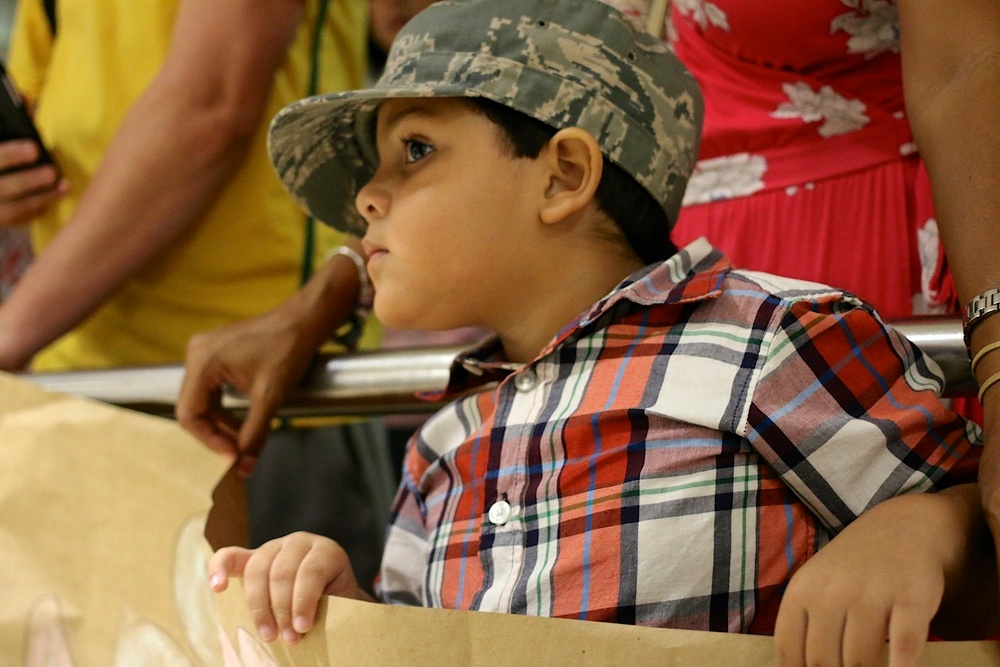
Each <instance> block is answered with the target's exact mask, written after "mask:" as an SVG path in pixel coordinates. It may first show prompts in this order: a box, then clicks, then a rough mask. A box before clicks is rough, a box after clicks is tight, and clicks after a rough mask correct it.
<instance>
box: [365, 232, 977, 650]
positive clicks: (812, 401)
mask: <svg viewBox="0 0 1000 667" xmlns="http://www.w3.org/2000/svg"><path fill="white" fill-rule="evenodd" d="M500 352H501V350H500V348H499V345H498V344H497V343H495V342H494V343H492V344H491V345H487V346H484V347H481V348H480V349H479V350H477V351H475V352H474V353H473V354H471V355H469V356H467V357H462V358H460V360H459V363H458V364H457V365H456V367H455V369H454V370H453V373H452V380H451V384H450V385H449V391H454V392H461V391H466V390H468V389H470V388H472V387H474V386H477V385H482V384H484V383H495V384H493V385H492V386H489V387H488V388H487V390H486V391H482V392H480V393H476V394H473V395H470V396H467V397H464V398H460V399H459V400H457V401H456V402H454V403H452V404H450V405H449V406H447V407H446V408H444V409H443V410H441V411H440V412H438V413H437V414H436V415H435V416H434V417H432V418H431V419H430V420H429V421H428V422H427V423H426V424H425V425H424V427H423V428H422V429H421V430H420V431H419V432H418V433H417V434H416V435H415V436H414V439H413V440H412V441H411V443H410V447H409V449H408V452H407V456H406V460H405V464H404V471H403V481H402V484H401V486H400V490H399V494H398V496H397V499H396V503H395V506H394V512H393V518H392V522H391V525H390V529H389V535H388V542H387V545H386V548H385V553H384V556H383V564H382V574H381V578H380V582H379V590H380V593H381V595H382V597H383V599H384V600H386V601H388V602H396V603H406V604H419V605H424V606H428V607H447V608H459V609H478V610H486V611H501V612H510V613H518V614H533V615H539V616H559V617H569V618H579V619H589V620H600V621H615V622H619V623H636V624H643V625H656V626H668V627H681V628H692V629H702V630H720V631H731V632H771V631H773V624H774V617H775V614H776V613H777V606H778V603H779V601H780V596H781V594H782V591H783V590H784V586H785V585H786V584H787V582H788V581H789V578H790V577H791V576H792V574H793V572H794V571H795V569H796V568H797V567H798V566H800V565H801V564H802V563H803V562H804V561H805V560H806V559H807V558H809V557H810V556H812V555H813V554H814V553H815V552H816V550H817V549H819V548H820V547H821V546H822V545H824V544H825V543H826V542H827V541H828V540H829V539H830V538H831V537H832V536H833V535H835V534H836V533H837V532H838V531H839V530H841V529H842V528H843V527H844V526H845V525H847V524H848V523H850V522H851V521H852V520H853V519H854V518H855V517H856V516H858V515H859V514H860V513H861V512H864V511H865V510H866V509H868V508H870V507H872V506H873V505H874V504H876V503H878V502H880V501H882V500H885V499H887V498H890V497H892V496H896V495H899V494H903V493H909V492H924V491H931V490H935V489H941V488H944V487H946V486H949V485H952V484H955V483H958V482H963V481H972V480H974V478H975V476H976V470H977V465H978V457H979V454H978V452H979V449H980V448H979V447H978V446H977V445H978V444H979V436H980V434H979V431H978V428H976V427H975V426H974V425H971V424H969V423H966V422H965V421H964V420H963V419H961V418H960V417H958V416H956V415H955V414H953V413H952V412H950V411H949V410H948V409H947V408H946V407H944V406H943V405H942V403H941V401H940V400H939V398H938V394H939V392H940V389H941V387H942V379H941V377H940V373H939V371H938V369H937V368H936V366H935V365H934V363H933V362H931V361H929V360H928V359H927V358H926V357H924V356H923V355H922V354H921V353H920V352H919V351H918V350H917V349H916V348H915V347H914V346H913V345H911V344H910V343H909V342H908V341H907V340H906V339H905V338H903V336H902V335H900V334H898V333H896V332H894V331H892V330H890V329H888V328H886V326H885V325H884V324H883V323H882V322H881V320H880V319H879V318H878V317H877V316H876V315H875V314H874V313H873V312H872V310H871V309H870V308H869V307H868V306H867V305H865V304H863V303H862V302H860V301H859V300H857V299H856V298H855V297H853V296H851V295H849V294H845V293H843V292H840V291H836V290H833V289H830V288H827V287H824V286H820V285H814V284H811V283H804V282H800V281H793V280H788V279H782V278H776V277H774V276H770V275H766V274H760V273H751V272H743V271H737V270H734V269H732V268H731V267H730V266H729V264H728V262H727V260H725V258H724V257H723V256H722V255H721V253H719V252H718V251H717V250H715V249H713V248H712V247H711V246H709V245H708V243H707V242H705V241H704V240H700V241H696V242H695V243H693V244H691V245H690V246H688V247H687V248H685V249H684V250H683V251H681V252H680V253H678V254H677V255H675V256H674V257H672V258H671V259H670V260H668V261H666V262H664V263H663V264H659V265H653V266H650V267H646V268H645V269H643V270H641V271H640V272H638V273H636V274H634V275H632V276H630V277H629V278H628V279H627V280H625V281H624V282H623V283H622V284H620V285H619V286H618V288H616V289H615V290H614V291H613V292H612V293H611V294H610V295H608V296H607V297H605V298H604V299H603V300H601V301H600V302H599V303H597V304H596V305H595V306H594V307H593V308H592V309H591V310H590V311H589V312H587V313H585V314H583V315H582V316H581V317H580V318H579V319H578V320H577V321H575V322H573V323H572V324H570V325H569V326H568V327H566V328H565V329H564V330H563V331H562V332H561V333H560V334H558V335H557V336H556V337H555V338H554V339H553V340H552V342H551V343H550V344H549V345H548V347H546V348H545V349H544V350H543V351H542V352H541V354H539V356H538V357H537V359H535V360H534V361H533V362H531V363H529V364H526V365H523V366H521V365H514V364H509V363H505V362H504V361H503V360H502V357H501V356H500Z"/></svg>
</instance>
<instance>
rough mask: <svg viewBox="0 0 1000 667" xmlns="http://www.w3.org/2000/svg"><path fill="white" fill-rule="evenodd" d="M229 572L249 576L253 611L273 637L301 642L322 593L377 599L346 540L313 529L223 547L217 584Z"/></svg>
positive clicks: (265, 634)
mask: <svg viewBox="0 0 1000 667" xmlns="http://www.w3.org/2000/svg"><path fill="white" fill-rule="evenodd" d="M229 577H243V587H244V590H245V591H246V598H247V604H248V605H249V607H250V616H251V618H252V619H253V622H254V625H255V626H256V627H257V634H258V635H260V638H261V639H263V640H264V641H267V642H270V641H274V640H275V639H277V638H278V637H281V638H282V639H283V640H284V641H285V642H287V643H289V644H295V643H298V641H299V640H300V639H301V638H302V635H304V634H305V633H306V632H308V631H309V629H310V628H312V625H313V622H314V621H315V620H316V608H317V606H318V605H319V600H320V596H322V595H336V596H338V597H346V598H353V599H355V600H366V601H369V602H373V600H372V598H371V597H369V596H368V595H367V594H366V593H365V592H364V591H363V590H361V588H360V587H359V586H358V584H357V582H356V581H355V579H354V571H353V570H352V569H351V564H350V561H349V560H348V558H347V553H346V552H345V551H344V550H343V549H342V548H341V547H340V545H338V544H337V543H336V542H334V541H333V540H330V539H328V538H326V537H322V536H320V535H312V534H310V533H301V532H300V533H292V534H291V535H287V536H285V537H282V538H279V539H276V540H271V541H270V542H267V543H266V544H264V545H262V546H260V547H258V548H257V549H243V548H241V547H226V548H224V549H220V550H219V551H217V552H216V553H215V555H214V556H212V559H211V560H210V561H209V563H208V578H209V581H210V582H211V586H212V590H214V591H216V592H219V591H224V590H226V587H227V586H228V584H229Z"/></svg>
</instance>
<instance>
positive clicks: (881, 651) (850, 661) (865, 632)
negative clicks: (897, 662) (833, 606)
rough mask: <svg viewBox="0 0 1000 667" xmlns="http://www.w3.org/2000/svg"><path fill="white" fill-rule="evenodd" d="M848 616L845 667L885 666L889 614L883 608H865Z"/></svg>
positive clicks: (843, 653)
mask: <svg viewBox="0 0 1000 667" xmlns="http://www.w3.org/2000/svg"><path fill="white" fill-rule="evenodd" d="M861 609H862V611H860V612H859V611H858V609H854V610H852V611H851V612H850V613H848V615H847V623H846V624H845V626H844V645H843V649H842V655H843V658H844V664H845V665H881V664H884V660H885V651H886V637H887V634H888V626H887V622H886V620H887V613H886V612H885V610H884V609H883V608H881V607H875V606H868V605H866V606H864V607H862V608H861Z"/></svg>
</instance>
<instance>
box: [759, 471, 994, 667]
mask: <svg viewBox="0 0 1000 667" xmlns="http://www.w3.org/2000/svg"><path fill="white" fill-rule="evenodd" d="M992 547H993V544H992V540H991V539H990V536H989V531H988V530H987V529H986V522H985V521H984V519H983V515H982V509H981V507H980V504H979V490H978V488H977V487H976V485H975V484H962V485H959V486H954V487H951V488H948V489H945V490H943V491H939V492H937V493H911V494H907V495H903V496H898V497H896V498H892V499H890V500H886V501H884V502H882V503H879V504H878V505H876V506H875V507H873V508H871V509H869V510H868V511H866V512H864V513H862V514H861V515H860V516H859V517H858V518H856V519H855V520H854V521H853V522H852V523H851V524H850V525H848V526H847V527H846V528H845V529H844V530H843V531H841V533H840V534H839V535H837V537H835V538H834V539H833V540H831V541H830V543H829V544H828V545H826V546H825V547H823V548H822V549H821V550H820V551H819V553H817V554H816V555H815V556H814V557H813V558H811V559H810V560H809V561H807V562H806V564H805V565H803V566H802V567H801V568H800V569H799V571H798V572H796V573H795V575H794V576H793V577H792V580H791V582H790V583H789V584H788V589H787V590H786V591H785V596H784V598H783V599H782V603H781V608H780V609H779V611H778V618H777V622H776V624H775V630H774V638H775V645H776V648H777V653H778V662H779V664H781V665H783V666H785V667H787V666H789V665H881V664H882V660H883V659H884V657H885V654H886V652H887V651H888V656H889V667H910V666H911V665H912V666H916V665H918V664H919V663H920V658H921V655H922V654H923V648H924V644H925V642H926V640H927V635H928V632H929V630H930V629H931V627H932V622H933V631H934V634H936V635H939V636H941V637H943V638H945V639H983V638H986V637H991V636H993V635H994V634H996V632H997V628H998V624H1000V614H998V609H1000V603H998V598H997V569H996V561H995V560H994V558H995V556H994V552H993V548H992ZM886 642H888V646H887V645H886Z"/></svg>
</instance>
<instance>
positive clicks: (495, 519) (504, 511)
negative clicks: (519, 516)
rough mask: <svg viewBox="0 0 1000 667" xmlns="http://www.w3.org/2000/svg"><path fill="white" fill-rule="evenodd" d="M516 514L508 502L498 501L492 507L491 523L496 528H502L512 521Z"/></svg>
mask: <svg viewBox="0 0 1000 667" xmlns="http://www.w3.org/2000/svg"><path fill="white" fill-rule="evenodd" d="M513 514H514V510H513V508H512V507H511V506H510V503H508V502H507V501H506V500H498V501H496V502H495V503H493V505H492V506H491V507H490V512H489V517H490V523H492V524H493V525H495V526H502V525H504V524H505V523H507V522H508V521H509V520H510V517H511V516H512V515H513Z"/></svg>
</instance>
